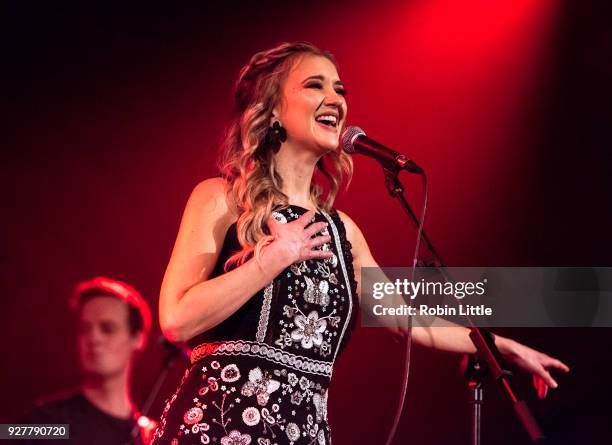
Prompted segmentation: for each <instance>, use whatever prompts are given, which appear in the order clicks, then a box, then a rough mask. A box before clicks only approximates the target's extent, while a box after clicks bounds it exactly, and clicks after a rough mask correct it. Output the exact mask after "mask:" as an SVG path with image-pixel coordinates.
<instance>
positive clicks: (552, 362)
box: [542, 357, 570, 372]
mask: <svg viewBox="0 0 612 445" xmlns="http://www.w3.org/2000/svg"><path fill="white" fill-rule="evenodd" d="M542 365H544V367H545V368H550V367H552V368H556V369H560V370H561V371H563V372H569V371H570V368H569V366H567V365H566V364H565V363H563V362H562V361H561V360H557V359H556V358H552V357H547V360H544V361H542Z"/></svg>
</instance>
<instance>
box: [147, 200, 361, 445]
mask: <svg viewBox="0 0 612 445" xmlns="http://www.w3.org/2000/svg"><path fill="white" fill-rule="evenodd" d="M306 211H307V210H306V209H305V208H302V207H298V206H294V205H290V206H288V207H285V208H280V209H278V210H277V211H275V212H274V213H273V214H272V216H273V217H274V218H275V219H276V220H277V221H279V222H280V223H287V222H291V221H292V220H295V219H297V218H298V217H299V216H300V215H302V214H303V213H305V212H306ZM313 221H316V222H318V221H327V222H328V224H329V225H328V227H327V228H326V229H324V230H323V231H321V233H322V234H329V235H330V236H331V242H330V243H326V244H324V245H323V246H321V249H324V250H331V251H332V252H333V254H334V255H333V257H332V258H329V259H325V260H308V261H304V262H301V263H295V264H293V265H291V266H290V267H288V268H287V269H285V270H284V271H283V272H282V273H281V274H279V275H278V276H277V277H276V278H275V279H274V280H273V282H272V283H270V284H269V285H268V286H266V287H265V288H264V289H262V290H261V291H260V292H258V293H257V294H255V295H254V296H253V297H252V298H251V299H249V300H248V301H247V302H246V303H245V304H244V305H243V306H242V307H241V308H240V309H238V310H237V311H236V312H235V313H234V314H233V315H231V316H230V317H229V318H227V319H226V320H225V321H223V322H222V323H221V324H219V325H217V326H215V327H214V328H212V329H210V330H208V331H207V332H205V333H203V334H200V335H198V336H196V337H195V338H193V339H191V340H190V341H189V345H190V346H191V348H192V354H191V366H190V367H189V368H188V369H187V371H186V372H185V375H184V376H183V378H182V381H181V384H180V385H179V388H178V389H177V390H176V392H175V394H173V395H172V396H171V397H170V398H169V399H168V400H167V401H166V403H165V407H164V411H163V414H162V418H161V419H160V422H159V427H158V429H157V431H156V433H155V436H154V440H153V445H166V444H168V445H183V444H208V443H211V444H220V445H249V444H251V445H284V444H289V445H293V444H296V445H298V444H315V445H325V444H330V443H331V437H330V435H331V429H330V427H329V425H328V423H327V394H328V387H329V383H330V379H331V375H332V369H333V365H334V361H335V360H336V358H337V357H338V354H339V353H340V352H341V351H342V350H343V349H344V347H345V345H346V343H347V342H348V340H349V338H350V336H351V332H352V330H353V329H354V327H355V323H356V318H357V312H358V299H357V296H356V282H355V276H354V272H353V265H352V263H353V258H352V255H351V245H350V243H349V242H348V240H347V239H346V232H345V228H344V225H343V223H342V220H341V219H340V217H339V215H338V213H337V212H336V211H335V210H332V211H330V213H329V214H328V213H325V212H320V213H317V214H316V215H315V216H314V218H313ZM239 249H240V245H239V243H238V240H237V236H236V226H235V224H233V225H232V226H230V228H229V229H228V232H227V234H226V236H225V241H224V245H223V249H222V251H221V254H220V256H219V260H218V262H217V265H216V267H215V270H214V272H213V274H212V275H211V276H217V275H219V274H221V273H223V265H224V263H225V261H226V260H227V258H229V257H230V256H231V255H232V254H233V253H234V252H236V251H237V250H239Z"/></svg>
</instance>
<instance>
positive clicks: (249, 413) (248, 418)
mask: <svg viewBox="0 0 612 445" xmlns="http://www.w3.org/2000/svg"><path fill="white" fill-rule="evenodd" d="M260 419H261V415H260V414H259V410H258V409H257V408H254V407H252V406H250V407H248V408H246V409H245V410H244V411H242V421H243V422H244V423H246V424H247V425H249V426H253V425H257V424H258V423H259V420H260Z"/></svg>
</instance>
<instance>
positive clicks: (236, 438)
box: [221, 430, 251, 445]
mask: <svg viewBox="0 0 612 445" xmlns="http://www.w3.org/2000/svg"><path fill="white" fill-rule="evenodd" d="M250 443H251V436H249V435H248V434H241V433H240V431H238V430H232V431H231V432H230V433H229V434H228V435H227V436H225V437H222V438H221V445H249V444H250Z"/></svg>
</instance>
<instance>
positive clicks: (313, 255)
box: [306, 250, 333, 260]
mask: <svg viewBox="0 0 612 445" xmlns="http://www.w3.org/2000/svg"><path fill="white" fill-rule="evenodd" d="M332 256H333V253H332V252H331V251H329V250H310V251H308V254H307V258H306V259H307V260H315V259H318V260H324V259H326V258H331V257H332Z"/></svg>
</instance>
